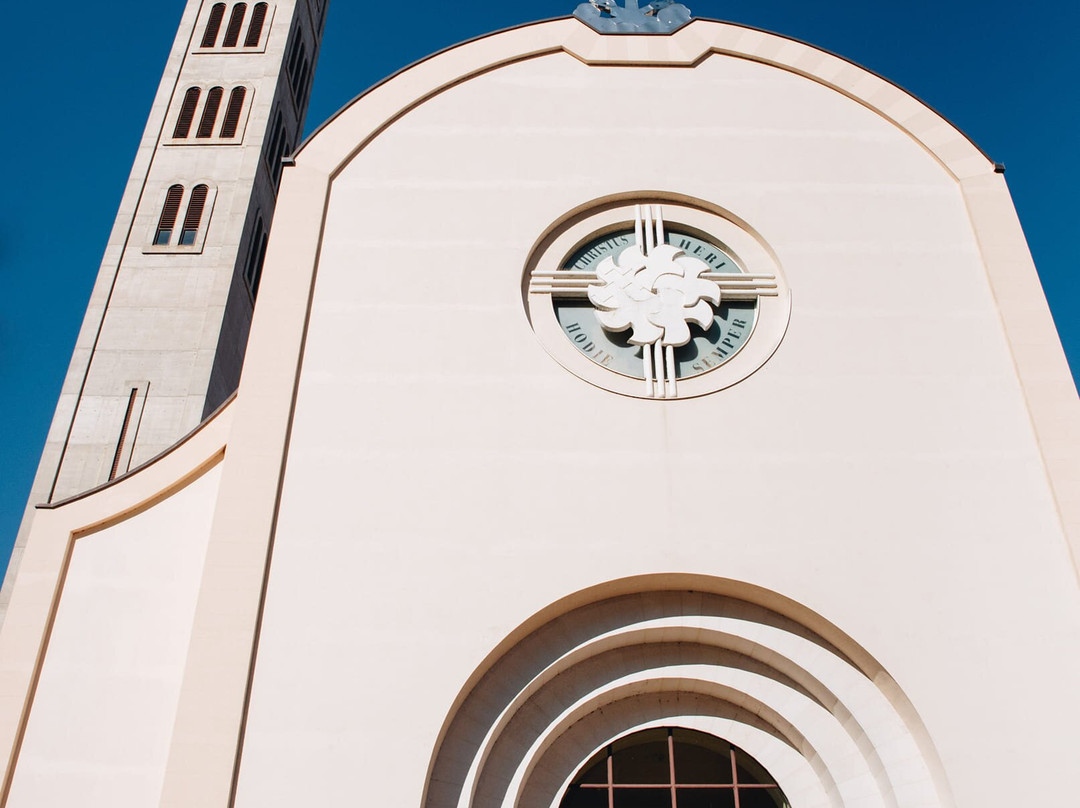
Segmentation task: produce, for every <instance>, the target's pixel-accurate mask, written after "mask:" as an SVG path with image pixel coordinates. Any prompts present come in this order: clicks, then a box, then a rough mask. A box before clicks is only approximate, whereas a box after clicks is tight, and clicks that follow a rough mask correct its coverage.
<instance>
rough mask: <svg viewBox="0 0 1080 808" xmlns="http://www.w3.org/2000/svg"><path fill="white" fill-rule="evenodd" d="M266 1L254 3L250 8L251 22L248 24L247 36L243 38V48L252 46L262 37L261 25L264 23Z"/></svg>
mask: <svg viewBox="0 0 1080 808" xmlns="http://www.w3.org/2000/svg"><path fill="white" fill-rule="evenodd" d="M266 9H267V6H266V3H256V4H255V7H254V8H253V9H251V23H250V25H249V26H248V32H247V36H246V37H245V38H244V47H245V48H254V47H255V46H256V45H258V44H259V40H261V39H262V30H263V25H264V24H265V23H266Z"/></svg>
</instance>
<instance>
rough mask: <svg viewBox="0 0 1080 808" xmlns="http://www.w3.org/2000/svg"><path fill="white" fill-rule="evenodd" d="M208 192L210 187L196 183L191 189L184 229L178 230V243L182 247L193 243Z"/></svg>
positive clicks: (197, 232)
mask: <svg viewBox="0 0 1080 808" xmlns="http://www.w3.org/2000/svg"><path fill="white" fill-rule="evenodd" d="M209 192H210V189H209V188H207V187H206V186H205V185H196V186H195V187H194V188H193V189H192V191H191V200H190V201H189V202H188V208H187V214H185V216H184V229H183V230H181V231H180V244H181V245H182V246H184V247H190V246H191V245H192V244H194V243H195V237H196V236H197V235H198V234H199V225H200V224H201V223H202V217H203V208H204V207H206V196H207V194H208V193H209ZM174 219H175V216H174Z"/></svg>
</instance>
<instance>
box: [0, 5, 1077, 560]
mask: <svg viewBox="0 0 1080 808" xmlns="http://www.w3.org/2000/svg"><path fill="white" fill-rule="evenodd" d="M686 5H688V6H689V7H690V9H691V10H692V11H693V12H694V15H695V16H697V17H710V18H715V19H724V20H730V21H732V22H738V23H742V24H746V25H752V26H756V27H759V28H765V29H767V30H771V31H775V32H777V33H781V34H785V35H787V36H791V37H795V38H797V39H802V40H805V41H807V42H810V43H812V44H814V45H817V46H819V47H822V48H825V49H827V50H831V51H834V52H836V53H838V54H840V55H841V56H845V57H847V58H848V59H851V60H853V61H855V62H858V63H859V64H861V65H863V66H864V67H867V68H869V69H871V70H873V71H875V72H877V73H879V74H881V75H883V76H885V77H886V78H888V79H890V80H892V81H894V82H895V83H897V84H899V85H900V86H902V87H904V88H905V89H907V90H909V91H910V92H912V93H914V94H915V95H917V96H918V97H920V98H921V99H922V100H924V101H925V102H927V103H928V104H930V105H931V106H932V107H934V108H935V109H937V110H938V111H939V112H941V113H942V114H943V115H945V117H947V118H949V119H950V120H951V121H952V122H953V123H955V124H956V125H957V126H958V127H960V129H962V130H963V131H964V132H966V133H967V134H968V135H969V136H970V137H971V138H972V139H973V140H974V141H975V142H976V143H978V144H979V145H980V146H981V147H982V148H983V150H984V151H986V152H987V153H988V154H989V155H990V157H991V158H992V159H994V160H996V161H998V162H1002V163H1005V165H1006V166H1007V168H1008V172H1007V174H1006V179H1007V180H1008V183H1009V187H1010V189H1011V190H1012V194H1013V199H1014V201H1015V203H1016V207H1017V210H1018V212H1019V214H1020V219H1021V222H1022V223H1023V225H1024V229H1025V232H1026V234H1027V237H1028V242H1029V244H1030V246H1031V250H1032V253H1033V255H1034V257H1035V263H1036V265H1037V266H1038V268H1039V274H1040V277H1041V278H1042V282H1043V286H1044V289H1045V290H1046V294H1047V298H1048V300H1049V301H1050V306H1051V309H1052V311H1053V314H1054V317H1055V320H1056V322H1057V326H1058V330H1059V332H1060V334H1061V338H1062V342H1063V344H1064V346H1065V350H1066V353H1067V354H1068V355H1069V358H1070V362H1071V363H1072V367H1073V373H1074V380H1075V379H1076V378H1077V371H1078V370H1080V316H1078V315H1080V280H1078V273H1077V271H1076V269H1075V264H1076V259H1075V257H1074V255H1075V246H1074V242H1075V235H1076V234H1077V232H1078V230H1080V227H1078V223H1080V197H1078V194H1077V192H1076V189H1077V188H1080V161H1077V159H1076V158H1075V151H1076V146H1077V144H1078V139H1080V136H1078V133H1080V67H1078V64H1080V61H1078V59H1077V56H1076V54H1075V41H1076V36H1077V33H1076V32H1077V31H1080V3H1075V2H1066V3H1060V2H1056V1H1052V0H1033V1H1032V2H1028V3H1026V4H1015V3H1010V4H1008V5H1006V4H1005V3H1002V2H996V0H951V1H950V0H947V1H946V2H941V0H937V2H931V1H930V0H913V1H912V2H907V3H902V4H901V3H889V4H886V3H867V2H865V0H833V2H828V1H826V2H818V3H808V2H806V0H728V1H727V2H719V1H718V0H708V1H707V2H702V1H700V0H699V1H698V2H692V1H691V0H688V2H687V3H686ZM574 6H575V2H574V0H565V1H564V0H518V2H510V1H509V0H502V1H501V2H491V1H489V2H479V0H473V1H472V2H466V3H446V2H444V3H435V2H424V1H423V0H413V1H412V2H407V3H393V2H383V3H375V2H370V0H332V2H331V4H330V11H329V18H328V21H327V33H326V38H325V41H324V45H323V52H322V55H321V57H320V61H319V66H318V70H317V72H316V77H315V86H314V90H313V92H312V99H311V109H310V112H309V115H308V125H307V128H308V131H310V130H311V129H313V128H315V126H317V125H318V124H319V123H320V122H321V121H323V120H324V119H325V118H327V117H329V116H330V115H332V114H333V113H334V111H336V110H337V109H338V108H340V107H341V106H343V105H344V104H346V103H347V102H348V101H349V100H350V99H351V98H353V97H354V96H355V95H357V94H358V93H359V92H361V91H362V90H364V89H365V88H367V87H368V86H370V85H371V84H373V83H375V82H376V81H379V80H380V79H382V78H383V77H385V76H386V75H388V74H390V73H392V72H394V71H396V70H398V69H400V68H401V67H403V66H405V65H407V64H409V63H410V62H413V61H415V60H417V59H420V58H422V57H424V56H427V55H428V54H430V53H433V52H434V51H437V50H441V49H442V48H445V47H447V46H449V45H452V44H454V43H456V42H459V41H461V40H464V39H468V38H470V37H473V36H477V35H480V34H483V33H487V32H489V31H493V30H496V29H499V28H504V27H507V26H511V25H517V24H520V23H524V22H530V21H532V20H540V19H546V18H550V17H557V16H562V15H566V14H569V13H571V12H572V11H573V9H574ZM183 7H184V2H183V0H155V2H153V3H146V2H145V0H138V1H136V0H112V1H111V2H109V3H107V4H100V3H85V2H75V0H61V2H60V3H53V4H51V5H50V6H49V7H48V8H49V15H50V16H51V17H60V18H62V20H63V22H62V24H61V25H46V24H43V22H42V14H41V7H40V6H36V5H34V4H29V3H17V4H11V7H10V8H7V9H5V12H6V13H5V15H4V16H5V22H6V23H7V30H8V32H9V36H8V37H7V40H6V42H5V46H4V48H3V49H0V68H2V73H3V75H5V76H7V77H8V83H7V98H6V104H5V119H6V120H7V121H8V123H7V125H5V126H3V127H0V154H2V155H3V156H4V174H5V176H4V183H3V189H2V191H0V289H2V296H0V390H2V392H3V395H2V396H0V424H2V425H3V434H2V440H3V446H4V459H5V463H4V468H3V476H2V484H0V562H2V563H6V559H7V557H8V554H9V552H10V547H11V544H12V542H13V541H14V537H15V533H16V530H17V529H18V524H19V520H20V519H21V516H22V510H23V507H24V505H25V502H26V497H27V494H28V492H29V489H30V483H31V479H32V477H33V474H34V471H35V469H36V466H37V460H38V457H39V455H40V452H41V448H42V446H43V444H44V441H45V433H46V431H47V429H48V425H49V421H50V420H51V418H52V413H53V408H54V407H55V404H56V398H57V395H58V394H59V391H60V385H61V382H62V381H63V376H64V372H65V370H66V368H67V363H68V360H69V359H70V356H71V350H72V347H73V345H74V342H75V336H76V333H77V331H78V328H79V324H80V322H81V320H82V315H83V312H84V310H85V307H86V302H87V300H88V298H89V294H90V289H91V286H92V284H93V281H94V278H95V276H96V274H97V270H98V265H99V263H100V260H101V255H102V251H103V249H104V246H105V242H106V240H107V238H108V235H109V230H110V228H111V226H112V222H113V218H114V216H115V214H116V209H117V206H118V205H119V202H120V196H121V193H122V191H123V188H124V184H125V182H126V180H127V175H128V171H129V170H130V168H131V161H132V159H133V158H134V156H135V149H136V147H137V145H138V141H139V138H140V137H141V135H142V130H143V126H144V125H145V122H146V115H147V113H148V112H149V108H150V104H151V102H152V100H153V96H154V92H155V90H156V87H157V83H158V81H159V79H160V77H161V70H162V68H163V66H164V63H165V59H166V57H167V55H168V52H169V48H170V46H171V44H172V39H173V36H174V35H175V32H176V25H177V23H178V22H179V19H180V14H181V12H182V10H183ZM58 32H62V33H63V34H64V37H63V38H60V37H59V36H58ZM87 42H90V43H94V42H96V43H97V45H96V46H89V47H88V46H87V45H86V43H87Z"/></svg>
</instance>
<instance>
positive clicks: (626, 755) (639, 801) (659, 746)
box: [559, 727, 789, 808]
mask: <svg viewBox="0 0 1080 808" xmlns="http://www.w3.org/2000/svg"><path fill="white" fill-rule="evenodd" d="M594 806H595V808H610V806H614V808H638V806H640V808H789V806H788V801H787V798H786V797H785V796H784V792H783V791H781V790H780V786H779V785H777V783H776V781H775V779H774V778H773V777H772V776H771V775H770V774H769V773H768V772H767V771H766V770H765V767H764V766H762V765H761V764H760V763H758V762H757V761H756V760H754V758H752V757H750V755H748V754H747V753H746V752H744V751H743V750H742V749H740V748H739V747H737V746H734V745H732V744H730V743H728V742H727V741H725V740H723V739H721V738H717V737H716V736H714V735H708V734H706V733H704V732H698V731H697V730H690V729H683V728H681V727H663V728H658V729H646V730H642V731H640V732H635V733H633V734H631V735H627V736H625V737H623V738H620V739H619V740H617V741H615V742H614V743H612V744H611V745H610V746H608V747H607V748H606V749H603V750H601V751H600V752H598V753H597V754H595V755H593V757H592V758H591V759H590V760H589V761H588V762H586V763H585V765H584V766H582V767H581V768H580V769H579V770H578V773H577V774H576V775H574V779H573V780H572V781H571V783H570V786H569V787H568V788H567V790H566V794H565V795H564V796H563V799H562V802H561V803H560V804H559V808H594Z"/></svg>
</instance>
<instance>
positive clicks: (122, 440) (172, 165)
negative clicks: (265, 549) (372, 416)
mask: <svg viewBox="0 0 1080 808" xmlns="http://www.w3.org/2000/svg"><path fill="white" fill-rule="evenodd" d="M328 2H329V0H268V2H236V1H235V0H227V2H220V1H219V2H215V1H214V0H188V2H187V4H186V6H185V8H184V12H183V17H182V18H181V21H180V26H179V30H178V32H177V35H176V39H175V41H174V43H173V46H172V50H171V52H170V55H169V59H168V62H167V64H166V66H165V72H164V75H163V76H162V78H161V83H160V85H159V87H158V91H157V94H156V96H155V98H154V102H153V106H152V108H151V110H150V116H149V120H148V121H147V124H146V129H145V132H144V134H143V137H142V140H141V143H140V146H139V149H138V152H137V153H136V155H135V161H134V165H133V167H132V170H131V175H130V178H129V180H128V183H127V186H126V189H125V192H124V195H123V198H122V201H121V203H120V210H119V212H118V214H117V217H116V223H115V225H114V226H113V230H112V234H111V235H110V238H109V241H108V244H107V247H106V250H105V256H104V258H103V260H102V262H101V267H100V269H99V271H98V275H97V280H96V282H95V284H94V287H93V291H92V293H91V297H90V302H89V305H88V307H87V311H86V315H85V318H84V320H83V324H82V327H81V329H80V332H79V336H78V339H77V342H76V346H75V351H74V355H73V357H72V359H71V364H70V366H69V367H68V371H67V375H66V377H65V379H64V384H63V388H62V392H61V395H60V400H59V403H58V405H57V408H56V412H55V414H54V416H53V420H52V424H51V426H50V429H49V433H48V437H47V440H46V445H45V449H44V452H43V455H42V460H41V463H40V465H39V467H38V471H37V475H36V477H35V479H34V484H33V487H32V489H31V494H30V499H29V503H28V509H27V514H26V516H25V517H24V519H23V524H22V526H21V528H20V531H19V535H18V538H17V540H16V544H15V548H14V551H13V554H12V559H11V563H10V566H9V570H8V573H9V574H8V576H7V579H6V581H5V585H4V588H3V592H2V593H0V610H2V609H6V603H7V599H8V590H9V582H10V581H11V580H12V579H13V578H14V571H15V570H16V569H17V567H18V563H19V559H20V557H21V554H22V548H23V546H24V544H25V540H26V533H27V530H28V527H29V523H30V521H31V518H32V513H33V509H34V507H35V506H37V505H39V504H41V503H54V502H58V501H60V500H63V499H66V498H68V497H71V496H74V495H77V494H80V493H82V492H85V491H88V490H90V489H92V488H95V487H97V486H99V485H102V484H104V483H107V482H109V481H110V480H112V479H114V478H116V477H118V476H120V475H122V474H124V473H126V472H127V471H129V470H130V469H133V468H135V467H136V466H138V465H140V464H142V463H144V462H146V461H147V460H149V459H151V458H153V457H154V456H156V455H157V454H159V453H161V452H162V451H164V450H165V449H167V448H169V447H170V446H171V445H172V444H174V443H175V442H176V441H177V440H179V439H180V438H182V437H183V436H184V435H186V434H187V433H188V432H190V431H191V430H192V429H194V428H195V427H196V426H198V425H199V423H200V422H201V421H202V420H203V419H204V418H205V417H206V416H207V415H208V414H210V413H211V412H213V411H214V410H215V409H216V408H217V407H218V406H220V405H221V404H222V403H223V402H224V401H225V400H226V399H227V398H228V397H229V395H230V394H231V393H232V391H233V390H234V389H235V387H236V384H237V382H238V379H239V375H240V368H241V364H242V363H243V359H244V350H245V347H246V343H247V335H248V329H249V326H250V323H251V316H252V311H253V308H254V306H255V301H256V298H257V295H258V290H259V276H260V272H261V269H262V261H263V255H264V252H265V249H266V242H267V234H268V232H269V228H270V224H271V221H272V219H273V215H274V207H275V202H276V196H277V189H278V183H279V180H280V177H281V164H282V159H283V157H284V156H285V155H287V154H289V153H290V152H291V151H292V150H293V149H294V148H295V147H296V146H297V144H298V143H299V141H300V138H301V135H302V132H303V126H304V117H305V112H306V108H307V102H308V97H309V92H310V89H311V81H312V75H313V72H314V67H315V62H316V58H317V56H318V53H319V47H320V43H321V40H322V32H323V25H324V21H325V17H326V9H327V5H328Z"/></svg>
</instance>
